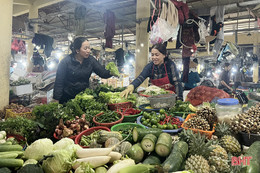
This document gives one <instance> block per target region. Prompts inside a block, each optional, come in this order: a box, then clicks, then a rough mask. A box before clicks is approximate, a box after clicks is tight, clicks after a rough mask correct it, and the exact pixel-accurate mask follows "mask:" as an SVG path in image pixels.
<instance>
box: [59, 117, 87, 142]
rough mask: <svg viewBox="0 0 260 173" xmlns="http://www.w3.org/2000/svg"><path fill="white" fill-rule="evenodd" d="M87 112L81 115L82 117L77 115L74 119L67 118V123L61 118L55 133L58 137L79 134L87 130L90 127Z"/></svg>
mask: <svg viewBox="0 0 260 173" xmlns="http://www.w3.org/2000/svg"><path fill="white" fill-rule="evenodd" d="M85 117H86V116H85V114H82V115H81V118H79V117H78V116H76V118H75V119H74V120H67V121H66V122H65V124H64V123H63V120H62V119H60V123H59V125H58V126H56V129H55V133H56V136H57V138H58V139H61V138H64V137H71V136H75V135H78V134H79V133H80V132H82V131H84V130H87V129H88V128H89V125H90V124H89V122H88V121H86V118H85Z"/></svg>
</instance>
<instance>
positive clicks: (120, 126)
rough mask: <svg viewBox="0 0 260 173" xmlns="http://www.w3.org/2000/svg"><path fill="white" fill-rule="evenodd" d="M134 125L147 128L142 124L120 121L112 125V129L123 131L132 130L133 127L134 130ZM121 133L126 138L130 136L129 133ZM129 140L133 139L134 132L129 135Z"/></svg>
mask: <svg viewBox="0 0 260 173" xmlns="http://www.w3.org/2000/svg"><path fill="white" fill-rule="evenodd" d="M134 127H137V128H142V129H145V127H144V126H143V125H141V124H136V123H120V124H116V125H114V126H112V127H111V131H122V130H131V129H132V130H133V128H134ZM121 134H122V137H123V138H126V137H127V136H128V134H126V133H121ZM127 140H128V141H130V142H132V141H133V137H132V134H130V135H129V138H128V139H127Z"/></svg>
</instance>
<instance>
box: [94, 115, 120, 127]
mask: <svg viewBox="0 0 260 173" xmlns="http://www.w3.org/2000/svg"><path fill="white" fill-rule="evenodd" d="M103 113H104V112H101V113H99V114H97V115H96V116H100V115H102V114H103ZM117 113H118V114H119V115H120V116H121V118H120V119H119V120H117V121H115V122H111V123H100V122H97V121H96V116H94V117H93V122H94V123H95V124H96V125H97V126H105V127H108V128H110V127H112V126H113V125H115V124H118V123H121V122H122V121H123V119H124V115H122V114H121V113H119V112H117Z"/></svg>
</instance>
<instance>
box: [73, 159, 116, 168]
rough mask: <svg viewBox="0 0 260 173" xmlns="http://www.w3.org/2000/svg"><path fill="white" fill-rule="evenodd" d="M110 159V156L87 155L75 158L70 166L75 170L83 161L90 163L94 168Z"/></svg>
mask: <svg viewBox="0 0 260 173" xmlns="http://www.w3.org/2000/svg"><path fill="white" fill-rule="evenodd" d="M110 159H111V157H110V156H95V157H87V158H83V159H76V160H75V161H74V162H73V164H72V167H73V169H74V170H75V169H77V168H78V167H79V166H80V163H81V162H84V163H88V164H90V165H91V166H92V167H93V168H96V167H99V166H103V165H105V164H107V163H108V162H109V160H110Z"/></svg>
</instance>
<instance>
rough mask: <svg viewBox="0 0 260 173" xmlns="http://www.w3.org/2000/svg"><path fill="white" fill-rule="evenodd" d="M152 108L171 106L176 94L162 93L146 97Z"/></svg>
mask: <svg viewBox="0 0 260 173" xmlns="http://www.w3.org/2000/svg"><path fill="white" fill-rule="evenodd" d="M148 99H149V100H150V105H151V107H152V108H155V109H160V108H171V107H173V106H174V105H175V101H176V94H162V95H157V96H152V97H149V98H148Z"/></svg>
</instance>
